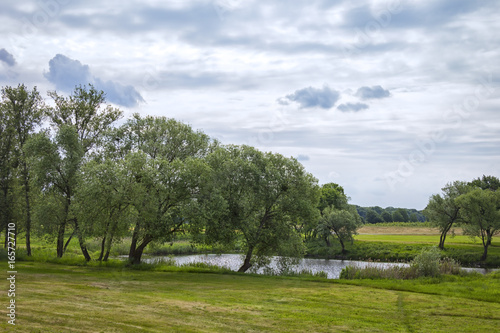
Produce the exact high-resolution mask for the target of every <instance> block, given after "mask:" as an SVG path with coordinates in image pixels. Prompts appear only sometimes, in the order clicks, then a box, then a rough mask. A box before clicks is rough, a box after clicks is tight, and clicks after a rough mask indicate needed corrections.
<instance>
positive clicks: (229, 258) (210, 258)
mask: <svg viewBox="0 0 500 333" xmlns="http://www.w3.org/2000/svg"><path fill="white" fill-rule="evenodd" d="M171 259H173V260H174V261H175V264H176V265H178V266H181V265H185V264H191V263H198V262H200V263H205V264H209V265H214V266H219V267H224V268H228V269H230V270H233V271H237V270H238V268H240V266H241V265H242V263H243V258H242V256H241V255H239V254H198V255H186V256H175V257H171V256H170V257H166V256H154V257H148V258H145V259H144V262H147V263H155V262H162V261H170V260H171ZM277 259H278V257H274V258H273V260H272V261H271V263H270V265H269V268H271V269H272V270H273V272H275V273H276V272H279V268H278V260H277ZM349 265H356V266H358V267H367V266H381V267H391V266H408V264H406V263H387V262H367V261H355V260H334V259H301V260H300V262H299V264H298V265H294V266H293V267H292V271H294V272H296V273H299V272H302V271H304V270H305V271H308V272H311V273H313V274H314V273H318V272H321V271H323V272H325V273H326V274H327V276H328V278H329V279H338V278H339V276H340V272H341V271H342V269H343V268H344V267H346V266H349ZM463 269H465V270H473V271H476V272H480V273H483V274H486V273H488V272H491V271H493V270H491V269H490V270H488V269H484V268H463ZM253 272H254V273H259V274H263V273H264V269H263V268H260V269H258V270H257V271H253Z"/></svg>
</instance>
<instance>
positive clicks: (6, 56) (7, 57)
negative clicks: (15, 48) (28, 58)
mask: <svg viewBox="0 0 500 333" xmlns="http://www.w3.org/2000/svg"><path fill="white" fill-rule="evenodd" d="M0 61H3V62H5V63H6V64H7V65H9V66H10V67H12V66H14V65H15V64H16V59H14V56H13V55H12V54H10V53H9V52H7V50H6V49H0Z"/></svg>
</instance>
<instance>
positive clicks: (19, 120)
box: [2, 84, 45, 256]
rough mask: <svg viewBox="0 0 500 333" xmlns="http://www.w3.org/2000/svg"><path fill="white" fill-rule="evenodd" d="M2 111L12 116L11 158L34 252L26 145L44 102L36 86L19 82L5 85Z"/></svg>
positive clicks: (43, 109) (29, 243) (42, 113)
mask: <svg viewBox="0 0 500 333" xmlns="http://www.w3.org/2000/svg"><path fill="white" fill-rule="evenodd" d="M2 104H3V107H2V112H4V113H6V114H7V115H8V118H9V119H10V122H9V126H11V129H12V133H13V134H14V135H13V137H12V138H13V141H12V142H11V143H12V148H13V149H14V151H15V153H14V154H11V156H10V158H11V159H12V158H14V159H16V162H15V164H16V165H17V170H18V175H19V179H20V184H21V186H22V196H23V200H22V201H24V205H23V208H22V212H23V214H20V215H21V216H22V215H24V228H25V233H26V252H27V255H28V256H30V255H31V227H32V221H31V220H32V218H31V214H32V193H31V186H30V170H29V168H28V162H27V158H26V153H25V149H24V147H25V145H26V142H27V141H28V139H29V138H30V137H31V136H32V135H33V134H34V133H35V131H36V129H37V127H38V126H40V124H41V122H42V121H43V119H44V115H45V113H44V111H45V105H44V102H43V99H42V97H41V96H40V93H39V92H38V91H37V89H36V87H35V88H33V89H32V90H31V91H30V90H29V89H28V88H27V87H26V86H25V85H24V84H20V85H18V86H17V88H13V87H4V88H3V89H2Z"/></svg>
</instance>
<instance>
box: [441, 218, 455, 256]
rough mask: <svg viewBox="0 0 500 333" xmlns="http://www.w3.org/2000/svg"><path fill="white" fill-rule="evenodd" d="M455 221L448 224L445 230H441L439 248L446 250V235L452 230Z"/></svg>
mask: <svg viewBox="0 0 500 333" xmlns="http://www.w3.org/2000/svg"><path fill="white" fill-rule="evenodd" d="M452 225H453V223H450V224H448V225H447V226H446V227H445V228H444V230H443V231H442V232H441V236H440V237H439V246H438V247H439V248H440V249H441V250H444V242H445V241H446V236H447V235H448V231H450V229H451V227H452Z"/></svg>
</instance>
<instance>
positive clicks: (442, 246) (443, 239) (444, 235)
mask: <svg viewBox="0 0 500 333" xmlns="http://www.w3.org/2000/svg"><path fill="white" fill-rule="evenodd" d="M445 240H446V232H442V233H441V236H440V237H439V246H438V247H439V248H440V249H441V250H444V241H445Z"/></svg>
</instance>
